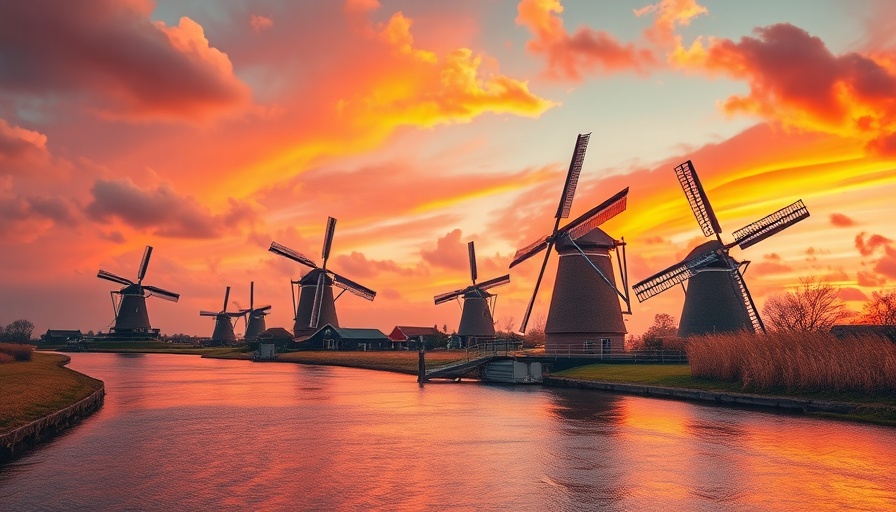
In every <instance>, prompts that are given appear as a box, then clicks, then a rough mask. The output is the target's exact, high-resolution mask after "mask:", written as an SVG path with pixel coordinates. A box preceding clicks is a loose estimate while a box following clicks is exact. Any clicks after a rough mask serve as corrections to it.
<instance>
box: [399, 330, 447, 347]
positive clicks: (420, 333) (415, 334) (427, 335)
mask: <svg viewBox="0 0 896 512" xmlns="http://www.w3.org/2000/svg"><path fill="white" fill-rule="evenodd" d="M444 337H445V335H444V334H442V332H441V331H439V330H438V329H436V328H435V327H413V326H409V325H396V326H395V329H392V332H391V333H389V340H390V341H391V342H392V348H393V349H396V350H415V349H418V348H420V347H419V346H418V345H417V343H418V342H419V341H420V340H423V342H424V343H426V346H427V347H428V348H432V347H435V346H436V345H437V344H438V342H439V341H441V340H442V338H444Z"/></svg>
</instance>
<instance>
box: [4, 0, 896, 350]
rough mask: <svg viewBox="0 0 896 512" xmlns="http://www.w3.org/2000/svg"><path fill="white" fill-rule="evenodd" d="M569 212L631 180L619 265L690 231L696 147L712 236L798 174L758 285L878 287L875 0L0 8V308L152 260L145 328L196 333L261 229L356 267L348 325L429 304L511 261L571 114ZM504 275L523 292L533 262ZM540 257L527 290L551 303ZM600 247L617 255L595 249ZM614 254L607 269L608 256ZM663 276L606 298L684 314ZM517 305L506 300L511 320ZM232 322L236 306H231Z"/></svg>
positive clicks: (67, 305) (39, 319)
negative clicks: (577, 173) (582, 153)
mask: <svg viewBox="0 0 896 512" xmlns="http://www.w3.org/2000/svg"><path fill="white" fill-rule="evenodd" d="M588 132H590V133H591V134H592V135H591V142H590V145H589V147H588V152H587V155H586V158H585V163H584V167H583V170H582V174H581V178H580V182H579V187H578V193H577V195H576V197H575V201H574V203H573V208H572V217H575V216H577V215H579V214H581V213H583V212H585V211H587V210H588V209H589V208H591V207H593V206H595V205H596V204H598V203H600V202H601V201H603V200H604V199H606V198H608V197H609V196H611V195H613V194H614V193H616V192H618V191H619V190H620V189H622V188H624V187H626V186H629V187H631V191H630V193H629V202H628V209H627V211H626V212H623V213H622V214H620V215H619V216H617V217H616V218H614V219H612V220H610V221H609V222H607V223H606V224H605V225H604V226H603V228H604V230H605V231H607V232H608V233H610V234H611V235H612V236H614V237H616V238H622V237H624V238H625V241H626V242H627V243H628V246H627V254H628V264H629V280H630V282H631V283H635V282H637V281H639V280H641V279H643V278H645V277H648V276H649V275H651V274H653V273H654V272H657V271H659V270H661V269H663V268H665V267H667V266H669V265H671V264H673V263H675V262H677V261H679V260H680V259H681V258H682V257H683V256H684V255H685V254H687V252H688V251H689V250H690V249H691V248H693V247H694V246H695V245H697V244H698V243H701V242H703V241H705V238H704V237H703V236H702V233H701V231H700V229H699V226H698V225H697V222H696V221H695V219H694V218H693V215H692V214H691V211H690V208H689V207H688V204H687V202H686V199H685V196H684V194H683V193H682V191H681V189H680V188H679V186H678V183H677V181H676V179H675V175H674V172H673V167H674V166H675V165H677V164H679V163H681V162H683V161H685V160H688V159H690V160H692V161H693V163H694V166H695V168H696V169H697V171H698V173H699V175H700V178H701V179H702V182H703V185H704V187H705V188H706V191H707V194H708V196H709V199H710V201H711V202H712V205H713V207H714V208H715V211H716V213H717V216H718V218H719V221H720V223H721V225H722V228H723V230H724V233H723V235H722V237H723V240H725V241H730V240H731V239H732V238H731V234H730V233H731V232H732V231H734V230H735V229H738V228H740V227H742V226H744V225H745V224H748V223H750V222H752V221H755V220H758V219H759V218H761V217H763V216H765V215H767V214H769V213H771V212H773V211H775V210H777V209H779V208H781V207H783V206H786V205H788V204H790V203H792V202H794V201H796V200H797V199H802V200H803V201H804V202H805V203H806V205H807V207H808V209H809V211H810V212H811V217H810V218H809V219H807V220H805V221H803V222H801V223H799V224H797V225H796V226H794V227H792V228H790V229H788V230H786V231H784V232H782V233H780V234H778V235H776V236H774V237H772V238H770V239H768V240H765V241H763V242H761V243H760V244H757V245H756V246H754V247H751V248H749V249H748V250H746V251H740V250H738V249H733V250H732V252H731V254H732V256H734V257H735V258H738V259H746V260H750V261H752V264H751V265H750V266H749V269H748V270H747V273H746V276H745V277H746V281H747V284H748V286H749V287H750V290H751V292H752V293H753V295H754V298H755V299H756V302H757V304H758V306H759V307H760V309H761V307H762V304H763V303H764V302H765V300H766V299H767V297H769V295H770V294H773V293H780V292H784V291H786V290H787V289H788V288H789V287H792V286H793V285H794V284H796V283H797V282H798V280H799V278H800V277H803V276H816V277H818V278H821V279H824V280H825V281H827V282H829V283H831V284H833V285H835V286H837V287H839V288H840V293H841V297H842V298H843V299H844V300H846V301H847V303H848V305H849V306H850V307H851V308H852V309H855V310H859V309H861V307H862V304H863V303H864V301H865V300H867V299H868V298H869V297H870V295H871V292H872V291H878V290H881V289H892V287H893V286H894V283H896V230H894V228H893V226H894V215H896V206H894V197H896V3H894V2H891V1H887V0H881V1H871V0H868V1H862V2H847V1H825V0H789V1H787V2H780V1H771V0H761V1H755V2H728V1H708V0H707V1H703V0H701V1H699V2H696V1H693V0H691V1H689V0H664V1H662V2H659V3H654V4H651V3H647V2H642V1H617V2H594V1H591V0H563V1H560V0H521V1H509V0H487V1H483V0H458V1H454V2H438V3H437V2H415V1H389V0H382V1H377V0H347V1H344V2H337V1H335V0H334V1H321V2H311V1H304V2H303V1H263V0H257V1H252V0H245V1H241V0H229V1H217V0H192V1H187V2H181V1H157V2H152V1H149V0H126V1H125V0H83V1H79V2H55V1H49V0H31V1H28V2H3V3H2V4H0V324H3V325H5V324H7V323H9V322H11V321H13V320H15V319H18V318H26V319H29V320H31V321H32V322H34V324H35V334H39V333H42V332H44V331H45V330H46V329H48V328H54V329H81V330H82V331H85V332H86V331H87V330H94V331H97V330H107V329H108V328H109V326H110V325H111V323H112V321H113V319H114V316H113V311H112V302H111V299H110V295H109V292H110V290H113V289H115V288H116V286H115V285H114V284H113V283H110V282H108V281H103V280H100V279H98V278H97V277H96V273H97V271H98V270H99V269H101V268H102V269H104V270H107V271H110V272H113V273H116V274H119V275H122V276H124V277H128V278H131V279H134V278H136V273H137V267H138V265H139V262H140V258H141V255H142V253H143V249H144V247H145V246H146V245H152V246H153V247H154V253H153V258H152V261H151V263H150V265H149V270H148V272H147V277H146V279H145V280H144V284H151V285H155V286H158V287H161V288H164V289H167V290H171V291H174V292H177V293H180V294H181V299H180V301H179V302H178V303H170V302H165V301H162V300H159V299H149V313H150V319H151V321H152V324H153V326H154V327H159V328H161V329H162V332H163V333H166V334H174V333H188V334H194V335H204V336H208V335H211V332H212V329H213V320H212V319H210V318H206V317H200V316H199V314H198V312H199V310H200V309H207V310H217V309H219V308H220V305H221V301H222V299H223V294H224V288H225V286H228V285H229V286H232V287H233V292H232V293H231V299H232V300H231V302H232V306H231V307H232V308H235V307H238V306H241V307H247V306H248V294H249V282H250V281H253V280H254V281H255V290H256V304H272V305H273V308H272V311H271V315H270V316H269V317H268V321H267V323H268V326H269V327H274V326H284V327H288V328H291V326H292V311H291V307H292V306H291V298H290V291H289V280H290V279H296V278H298V277H300V276H301V275H302V274H303V273H304V272H305V271H306V270H307V269H306V268H303V267H300V266H299V265H298V264H296V263H293V262H291V261H288V260H286V259H284V258H282V257H279V256H277V255H275V254H272V253H270V252H268V250H267V249H268V246H269V245H270V243H271V241H277V242H279V243H282V244H284V245H287V246H289V247H292V248H293V249H296V250H298V251H300V252H302V253H304V254H306V255H307V256H309V257H311V258H312V259H315V260H317V261H319V260H320V252H321V244H322V238H323V234H324V229H325V226H326V221H327V217H328V216H333V217H335V218H337V219H338V223H337V225H336V236H335V239H334V243H333V248H332V255H331V258H330V262H329V265H328V266H329V267H330V268H331V269H332V270H334V271H336V272H338V273H340V274H342V275H344V276H345V277H348V278H350V279H353V280H355V281H357V282H359V283H361V284H363V285H365V286H367V287H369V288H372V289H374V290H376V291H377V292H378V294H377V297H376V299H375V300H374V301H373V302H367V301H365V300H363V299H360V298H358V297H356V296H353V295H350V294H346V295H344V296H343V297H342V298H340V299H339V300H338V301H337V302H336V307H337V310H338V312H339V319H340V323H341V324H342V325H343V326H346V327H375V328H379V329H380V330H383V331H384V332H386V333H388V332H389V331H390V330H391V329H392V328H393V327H394V326H395V325H397V324H398V325H423V326H426V325H438V326H439V327H441V326H442V325H447V326H448V329H449V331H451V330H453V329H456V327H457V322H458V320H459V318H460V306H459V304H455V303H448V304H443V305H440V306H435V305H434V304H433V296H434V295H437V294H439V293H442V292H447V291H451V290H454V289H457V288H462V287H464V286H466V285H467V284H469V271H468V264H467V258H466V244H467V242H468V241H470V240H474V241H475V242H476V249H477V254H478V256H479V276H480V279H481V280H485V279H489V278H492V277H497V276H499V275H502V274H504V273H507V272H508V270H507V268H508V265H509V263H510V261H511V258H512V256H513V253H514V252H515V250H516V249H517V248H519V247H522V246H524V245H526V244H528V243H530V242H533V241H534V240H536V239H537V238H538V237H540V236H542V235H544V234H546V233H547V232H548V231H549V230H550V228H551V227H552V225H553V222H552V221H553V219H552V215H553V213H554V211H555V210H556V208H557V201H558V199H559V195H560V192H561V189H562V187H563V181H564V178H565V173H566V168H567V166H568V165H569V159H570V155H571V153H572V150H573V146H574V144H575V140H576V135H577V134H579V133H588ZM538 260H539V258H533V259H532V260H531V261H527V262H525V263H523V264H520V265H519V266H517V267H514V269H513V270H512V271H511V272H510V273H511V284H509V285H507V286H504V287H501V288H497V289H495V290H494V291H496V292H497V293H498V300H497V309H496V313H495V317H496V320H497V323H498V324H499V327H503V326H504V325H505V324H507V323H511V324H512V325H513V326H514V327H516V326H518V325H519V321H520V319H521V318H522V316H523V313H524V311H525V306H526V302H527V301H528V298H529V294H530V293H531V290H532V287H533V285H534V281H535V277H536V275H537V271H538V267H539V264H540V261H538ZM556 261H557V260H556V255H554V256H553V257H552V260H551V264H549V267H548V271H547V273H546V279H545V282H544V283H543V285H542V291H541V293H540V294H539V300H538V302H537V303H536V307H535V314H534V316H535V317H537V316H539V315H544V314H546V312H547V306H548V303H549V300H550V295H551V293H550V292H551V287H552V284H553V274H554V269H555V268H556ZM617 270H618V269H617ZM617 279H618V274H617ZM683 299H684V293H683V291H682V290H681V288H680V287H679V288H675V289H672V290H669V291H667V292H665V293H663V294H662V295H660V296H657V297H654V298H652V299H650V300H649V301H647V302H645V303H638V302H637V299H635V298H634V294H632V300H633V304H632V309H633V311H634V314H633V315H632V316H631V317H626V318H627V326H628V330H629V332H630V333H631V334H640V333H642V332H643V331H644V330H645V329H646V328H647V327H648V326H649V325H650V324H651V323H652V321H653V317H654V315H655V314H657V313H669V314H671V315H673V316H675V317H676V318H678V316H679V315H680V313H681V304H682V301H683ZM511 319H512V321H511ZM242 328H243V327H242V325H239V326H238V328H237V331H238V332H242Z"/></svg>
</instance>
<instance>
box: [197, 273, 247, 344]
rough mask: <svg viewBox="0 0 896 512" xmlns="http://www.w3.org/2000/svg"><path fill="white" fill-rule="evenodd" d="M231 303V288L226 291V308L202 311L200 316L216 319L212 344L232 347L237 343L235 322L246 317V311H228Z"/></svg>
mask: <svg viewBox="0 0 896 512" xmlns="http://www.w3.org/2000/svg"><path fill="white" fill-rule="evenodd" d="M229 301H230V287H229V286H228V287H227V289H226V290H225V291H224V307H223V308H221V311H217V312H215V311H200V312H199V316H213V317H215V330H214V331H213V332H212V337H211V342H212V343H213V344H218V345H230V344H234V343H236V334H234V332H233V324H234V321H235V320H238V319H239V318H241V317H243V316H244V315H246V311H245V310H243V311H227V303H228V302H229Z"/></svg>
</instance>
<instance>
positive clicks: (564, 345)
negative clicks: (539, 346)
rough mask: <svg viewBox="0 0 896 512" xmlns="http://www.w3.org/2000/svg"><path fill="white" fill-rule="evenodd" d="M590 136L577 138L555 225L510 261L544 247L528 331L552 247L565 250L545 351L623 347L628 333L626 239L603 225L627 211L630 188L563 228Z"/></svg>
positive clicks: (560, 251)
mask: <svg viewBox="0 0 896 512" xmlns="http://www.w3.org/2000/svg"><path fill="white" fill-rule="evenodd" d="M589 138H590V134H585V135H579V136H578V138H577V139H576V145H575V148H574V150H573V155H572V160H571V161H570V164H569V171H568V172H567V175H566V183H565V185H564V186H563V193H562V194H561V195H560V204H559V205H558V207H557V214H556V215H555V216H554V218H555V222H554V228H553V230H552V231H551V233H550V234H548V235H545V236H544V237H542V238H541V239H539V240H538V241H536V242H535V243H533V244H530V245H529V246H527V247H524V248H522V249H520V250H518V251H517V252H516V254H515V255H514V257H513V261H512V262H511V263H510V267H511V268H513V267H514V266H516V265H517V264H519V263H521V262H523V261H525V260H526V259H528V258H531V257H532V256H534V255H536V254H538V253H540V252H541V251H545V255H544V261H543V262H542V264H541V270H540V271H539V273H538V279H537V280H536V281H535V289H534V290H533V291H532V298H531V299H530V300H529V305H528V306H527V308H526V313H525V315H523V322H522V324H521V325H520V332H526V326H527V324H528V322H529V317H530V316H531V314H532V308H533V306H534V304H535V297H536V296H537V294H538V288H539V286H540V285H541V280H542V278H543V277H544V270H545V267H547V264H548V259H549V258H550V255H551V249H552V248H554V249H556V250H557V253H558V254H559V255H560V262H559V264H558V266H557V278H556V280H555V281H554V290H553V295H552V296H551V306H550V309H549V310H548V317H547V323H546V324H545V350H546V351H582V350H585V351H589V352H596V351H604V352H609V351H613V352H617V351H621V350H623V343H624V338H625V332H626V330H625V323H624V322H623V320H622V314H623V313H626V314H629V313H631V306H630V304H631V302H630V300H629V296H628V270H627V261H626V259H625V242H624V241H622V240H616V239H615V238H613V237H611V236H609V235H608V234H606V233H605V232H604V231H602V230H601V229H600V228H598V226H600V225H601V224H603V223H604V222H606V221H607V220H609V219H611V218H613V217H615V216H616V215H618V214H619V213H621V212H622V211H624V210H625V206H626V201H627V197H628V188H625V189H623V190H621V191H620V192H618V193H617V194H615V195H614V196H612V197H610V198H609V199H607V200H606V201H604V202H603V203H601V204H599V205H597V206H595V207H594V208H592V209H591V210H589V211H587V212H585V213H584V214H583V215H581V216H580V217H578V218H577V219H575V220H573V221H572V222H569V223H568V224H566V225H565V226H563V227H560V221H561V219H565V218H568V217H569V212H570V210H571V208H572V200H573V196H574V195H575V189H576V184H577V183H578V180H579V174H580V173H581V171H582V163H583V162H584V159H585V149H586V148H587V146H588V140H589ZM617 249H621V250H617ZM610 251H616V260H617V264H618V266H619V269H620V276H621V278H622V288H621V289H620V288H619V287H618V286H617V285H616V278H615V276H614V274H613V266H612V263H611V258H610ZM620 298H621V299H622V300H623V302H624V303H625V305H626V310H625V311H623V310H622V309H621V308H620V303H619V299H620Z"/></svg>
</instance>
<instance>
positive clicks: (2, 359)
mask: <svg viewBox="0 0 896 512" xmlns="http://www.w3.org/2000/svg"><path fill="white" fill-rule="evenodd" d="M13 361H15V359H13V357H12V356H11V355H9V354H4V353H3V352H0V364H3V363H11V362H13Z"/></svg>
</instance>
